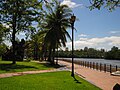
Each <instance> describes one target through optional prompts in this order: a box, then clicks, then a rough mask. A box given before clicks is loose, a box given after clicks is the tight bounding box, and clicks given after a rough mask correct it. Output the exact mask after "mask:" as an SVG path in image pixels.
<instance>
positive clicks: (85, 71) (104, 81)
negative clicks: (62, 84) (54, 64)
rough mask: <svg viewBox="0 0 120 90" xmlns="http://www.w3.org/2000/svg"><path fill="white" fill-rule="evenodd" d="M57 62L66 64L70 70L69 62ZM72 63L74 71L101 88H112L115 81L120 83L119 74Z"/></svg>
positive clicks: (107, 89) (111, 89) (109, 89)
mask: <svg viewBox="0 0 120 90" xmlns="http://www.w3.org/2000/svg"><path fill="white" fill-rule="evenodd" d="M59 64H63V65H66V67H67V68H69V69H70V70H71V63H69V62H65V61H59ZM74 65H75V67H74V68H75V73H77V74H78V75H79V76H80V77H82V78H84V79H85V80H87V81H89V82H91V83H92V84H94V85H96V86H98V87H100V88H101V89H103V90H113V87H114V85H115V84H116V83H118V84H120V76H112V75H110V73H108V72H106V73H105V72H103V71H102V72H100V71H97V70H93V69H90V68H86V67H83V66H80V65H77V64H74Z"/></svg>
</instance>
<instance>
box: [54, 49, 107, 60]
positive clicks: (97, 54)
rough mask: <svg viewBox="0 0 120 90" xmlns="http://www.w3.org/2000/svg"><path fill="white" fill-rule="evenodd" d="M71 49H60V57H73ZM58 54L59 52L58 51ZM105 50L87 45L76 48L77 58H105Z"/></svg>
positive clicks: (75, 55)
mask: <svg viewBox="0 0 120 90" xmlns="http://www.w3.org/2000/svg"><path fill="white" fill-rule="evenodd" d="M71 54H72V53H71V51H58V57H69V58H70V57H72V55H71ZM56 56H57V53H56ZM104 56H105V50H104V49H101V50H96V49H94V48H88V47H85V48H84V49H80V50H74V57H76V58H104Z"/></svg>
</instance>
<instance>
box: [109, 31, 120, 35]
mask: <svg viewBox="0 0 120 90" xmlns="http://www.w3.org/2000/svg"><path fill="white" fill-rule="evenodd" d="M117 33H120V31H110V34H117Z"/></svg>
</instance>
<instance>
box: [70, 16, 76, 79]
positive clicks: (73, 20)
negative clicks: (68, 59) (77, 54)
mask: <svg viewBox="0 0 120 90" xmlns="http://www.w3.org/2000/svg"><path fill="white" fill-rule="evenodd" d="M75 20H76V16H74V14H73V15H72V16H71V18H70V23H71V28H72V73H71V76H72V77H74V23H75Z"/></svg>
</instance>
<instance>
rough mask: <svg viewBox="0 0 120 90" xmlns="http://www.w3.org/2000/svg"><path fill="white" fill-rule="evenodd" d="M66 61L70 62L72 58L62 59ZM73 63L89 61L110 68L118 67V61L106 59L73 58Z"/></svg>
mask: <svg viewBox="0 0 120 90" xmlns="http://www.w3.org/2000/svg"><path fill="white" fill-rule="evenodd" d="M62 59H67V60H72V58H62ZM74 61H89V62H95V63H102V64H107V65H110V64H111V65H112V66H116V65H117V66H118V67H120V60H106V59H91V58H74Z"/></svg>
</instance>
